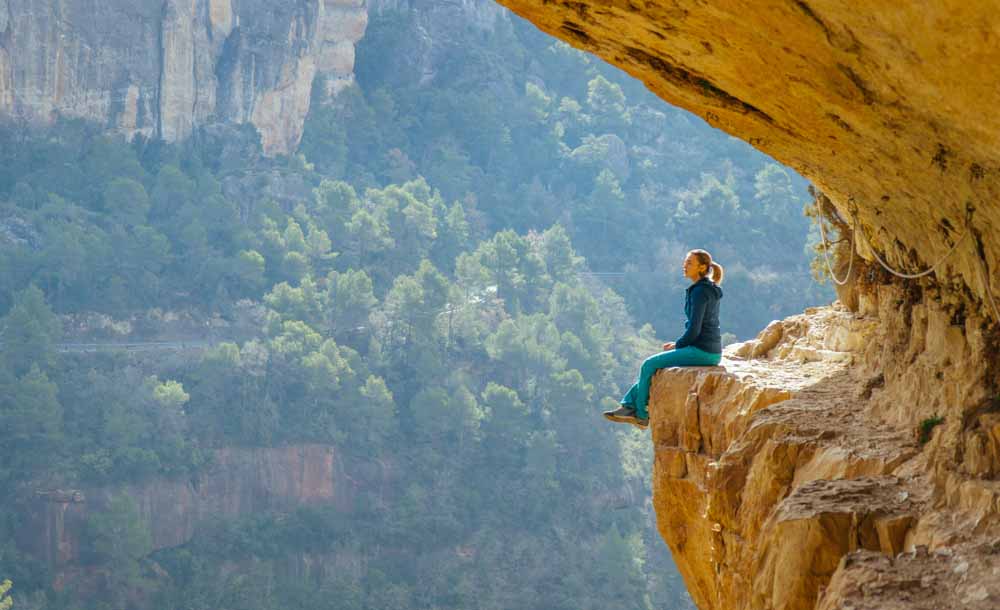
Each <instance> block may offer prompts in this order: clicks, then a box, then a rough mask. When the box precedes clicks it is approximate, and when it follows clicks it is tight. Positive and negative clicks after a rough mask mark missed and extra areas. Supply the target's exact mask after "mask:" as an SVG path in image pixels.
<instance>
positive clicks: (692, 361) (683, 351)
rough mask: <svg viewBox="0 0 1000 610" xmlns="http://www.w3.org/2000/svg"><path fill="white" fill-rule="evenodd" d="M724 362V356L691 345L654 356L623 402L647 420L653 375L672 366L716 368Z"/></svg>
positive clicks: (648, 360) (645, 365)
mask: <svg viewBox="0 0 1000 610" xmlns="http://www.w3.org/2000/svg"><path fill="white" fill-rule="evenodd" d="M721 361H722V354H713V353H711V352H706V351H704V350H700V349H698V348H697V347H694V346H692V345H689V346H687V347H682V348H680V349H672V350H670V351H666V352H660V353H659V354H654V355H652V356H650V357H649V358H646V360H645V361H643V363H642V368H640V369H639V379H638V380H637V381H636V382H635V383H634V384H632V387H631V388H629V390H628V392H626V393H625V396H624V397H623V398H622V400H621V404H623V405H625V406H626V407H634V408H635V414H636V416H637V417H640V418H642V419H646V418H648V417H649V412H648V411H646V404H647V403H648V402H649V382H650V381H652V379H653V374H654V373H656V371H658V370H660V369H665V368H668V367H671V366H715V365H717V364H719V362H721Z"/></svg>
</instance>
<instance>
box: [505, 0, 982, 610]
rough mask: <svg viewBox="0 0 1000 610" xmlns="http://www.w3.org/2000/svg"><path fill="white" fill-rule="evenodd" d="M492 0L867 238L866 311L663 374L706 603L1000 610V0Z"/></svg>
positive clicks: (660, 430) (860, 267)
mask: <svg viewBox="0 0 1000 610" xmlns="http://www.w3.org/2000/svg"><path fill="white" fill-rule="evenodd" d="M499 1H500V3H501V4H504V5H507V6H508V7H510V8H512V9H513V10H514V11H515V12H517V13H519V14H521V15H522V16H524V17H526V18H527V19H529V20H531V21H532V22H534V23H535V24H536V25H538V26H539V27H540V28H541V29H543V30H545V31H547V32H549V33H551V34H553V35H555V36H557V37H559V38H562V39H564V40H566V41H568V42H569V43H571V44H573V45H575V46H577V47H580V48H583V49H585V50H588V51H592V52H594V53H596V54H598V55H600V56H601V57H603V58H604V59H606V60H608V61H609V62H611V63H614V64H616V65H618V66H620V67H622V68H624V69H625V70H627V71H628V72H630V73H631V74H632V75H634V76H636V77H637V78H640V79H641V80H643V81H644V82H645V83H646V84H647V86H648V87H649V88H650V89H651V90H652V91H654V92H655V93H657V94H658V95H660V96H661V97H662V98H664V99H665V100H667V101H669V102H671V103H673V104H676V105H678V106H681V107H684V108H686V109H688V110H691V111H692V112H695V113H696V114H698V115H699V116H701V117H703V118H704V119H705V120H706V121H708V122H709V123H710V124H711V125H713V126H716V127H719V128H721V129H723V130H725V131H727V132H729V133H731V134H733V135H735V136H738V137H740V138H743V139H745V140H747V141H748V142H750V143H751V144H752V145H754V146H755V147H757V148H758V149H760V150H762V151H764V152H766V153H769V154H771V155H773V156H774V157H775V158H777V159H778V160H780V161H782V162H784V163H786V164H788V165H790V166H792V167H794V168H795V169H797V170H798V171H799V172H800V173H802V174H803V175H804V176H805V177H807V178H809V179H810V180H812V181H813V183H814V184H816V185H817V186H818V187H819V188H820V189H821V191H822V192H823V193H825V194H826V195H827V196H828V197H829V199H828V200H827V199H824V198H822V197H821V198H820V200H821V201H829V203H830V208H831V209H828V210H826V214H827V216H829V217H831V218H832V219H833V220H834V221H835V223H836V224H837V225H838V227H839V228H841V229H842V231H841V232H842V234H843V235H844V236H845V237H847V238H848V240H849V241H846V242H845V244H846V246H847V247H845V248H842V250H841V251H840V252H839V253H838V257H837V259H838V262H841V263H843V262H846V261H848V260H850V259H852V258H854V259H855V264H854V270H853V271H852V272H851V277H850V278H849V279H850V281H849V283H848V286H847V288H845V289H844V290H842V291H841V296H842V298H843V300H844V302H845V303H848V304H849V305H850V309H848V308H845V307H843V306H841V305H839V304H837V306H836V308H823V309H816V310H810V311H807V312H806V313H805V314H803V315H801V316H796V317H793V318H790V319H787V320H784V321H782V322H776V323H774V324H773V325H771V326H770V327H768V328H767V329H765V331H764V332H762V333H761V335H760V336H759V337H758V338H757V339H756V340H754V341H751V342H748V343H746V344H743V345H741V346H738V347H736V348H734V349H732V350H730V351H729V352H728V358H727V359H726V360H724V361H723V364H724V368H720V369H712V370H706V369H686V370H685V369H674V370H670V371H667V372H664V373H661V374H659V375H658V376H657V378H656V380H655V382H654V386H653V392H652V397H651V413H652V415H651V417H652V429H653V432H652V436H653V442H654V445H655V452H656V459H655V466H654V504H655V506H656V511H657V518H658V522H659V527H660V532H661V534H662V535H663V537H664V539H665V540H666V541H667V542H668V544H669V545H670V547H671V550H672V551H673V553H674V557H675V559H676V561H677V564H678V566H679V568H680V570H681V572H682V574H683V575H684V577H685V580H686V582H687V584H688V587H689V589H690V591H691V595H692V597H693V598H694V599H695V601H696V602H697V604H698V605H699V607H700V608H702V610H708V609H723V608H725V609H727V610H728V609H740V608H814V607H818V608H823V609H833V608H879V609H885V608H957V607H963V608H984V609H985V608H997V607H1000V587H998V585H997V582H1000V581H998V580H997V576H998V575H1000V482H998V481H1000V398H998V397H997V396H998V392H1000V366H998V353H1000V330H998V323H1000V312H998V311H997V305H998V304H997V303H995V302H994V297H996V296H998V294H1000V273H998V271H997V270H998V268H1000V203H998V198H997V196H998V194H1000V165H998V163H997V160H996V154H995V153H996V151H997V150H998V144H1000V119H998V118H997V115H996V113H994V112H992V109H993V108H994V107H995V106H997V104H998V102H1000V89H997V88H996V86H995V84H996V76H995V68H994V66H995V65H996V63H997V60H998V59H1000V28H998V25H997V24H998V22H997V20H996V18H995V14H996V10H995V9H996V7H995V5H994V4H993V3H988V2H958V1H955V0H938V1H937V2H932V3H929V4H928V3H922V4H912V3H911V4H900V3H881V4H866V5H864V6H863V7H862V6H859V5H858V4H857V3H852V2H846V1H843V0H806V1H802V0H776V1H774V2H767V3H761V2H750V1H747V0H723V1H720V2H711V3H705V2H696V1H694V0H678V1H669V2H668V1H666V0H652V1H649V2H623V1H611V2H592V1H589V0H581V1H572V2H571V1H568V0H552V1H545V2H538V1H533V0H499ZM852 235H853V238H852ZM876 255H878V256H880V257H881V258H882V259H884V260H885V262H886V263H887V264H889V265H890V266H894V267H895V268H896V269H897V271H902V272H904V273H913V272H915V271H919V270H923V269H926V268H928V267H929V266H931V265H933V264H935V263H938V264H937V266H936V267H935V270H934V272H933V273H932V274H930V275H929V276H926V277H924V278H922V279H920V280H905V281H900V280H899V279H898V278H895V277H893V276H891V275H890V274H889V273H887V272H885V271H883V270H882V268H881V267H880V266H879V265H877V264H875V258H876ZM855 257H857V258H855ZM939 261H943V262H940V263H939ZM840 271H841V273H843V272H844V269H843V268H842V267H841V269H840ZM751 360H752V361H751ZM938 418H942V420H941V421H942V423H941V425H939V426H937V427H934V425H933V424H934V423H935V422H937V421H939V420H938ZM921 430H922V431H923V434H924V435H925V436H927V437H929V439H928V438H920V435H921V432H920V431H921ZM924 441H926V442H924Z"/></svg>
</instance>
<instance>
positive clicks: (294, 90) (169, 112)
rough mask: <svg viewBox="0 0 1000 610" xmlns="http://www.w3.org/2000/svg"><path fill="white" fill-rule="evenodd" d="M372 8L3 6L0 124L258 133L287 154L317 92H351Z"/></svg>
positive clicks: (164, 133) (247, 0)
mask: <svg viewBox="0 0 1000 610" xmlns="http://www.w3.org/2000/svg"><path fill="white" fill-rule="evenodd" d="M367 20H368V13H367V9H366V6H365V0H308V1H303V2H295V3H287V2H278V3H273V2H264V1H263V0H139V1H132V0H111V1H98V0H0V116H3V117H7V118H11V119H14V120H18V121H27V122H30V123H35V124H38V123H41V124H47V123H50V122H51V121H53V120H55V119H56V118H57V117H68V118H82V119H86V120H88V121H95V122H97V123H99V124H102V125H106V126H107V127H108V128H109V129H111V130H114V131H119V132H121V133H124V134H126V135H127V136H130V137H131V136H133V135H135V134H143V135H145V136H157V137H162V138H163V139H165V140H168V141H176V140H181V139H184V138H186V137H187V136H188V135H190V133H191V132H192V130H193V129H194V128H195V127H197V126H200V125H206V124H210V123H252V124H253V125H254V126H255V127H256V128H257V129H258V131H259V132H260V134H261V141H262V144H263V147H264V150H265V152H267V153H268V154H285V153H289V152H292V151H293V150H294V149H295V147H296V146H298V142H299V140H300V138H301V135H302V125H303V122H304V120H305V116H306V114H307V113H308V111H309V105H310V101H311V97H310V94H311V91H312V86H313V81H314V79H315V78H316V77H321V78H322V82H323V84H324V87H325V90H324V95H325V96H326V97H330V96H332V95H335V94H336V92H337V91H338V90H339V89H342V88H343V87H344V86H346V85H347V84H349V83H350V82H352V81H353V70H354V45H355V43H356V42H358V41H359V40H360V39H361V37H362V36H363V35H364V32H365V27H366V25H367Z"/></svg>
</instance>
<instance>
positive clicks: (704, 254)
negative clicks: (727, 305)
mask: <svg viewBox="0 0 1000 610" xmlns="http://www.w3.org/2000/svg"><path fill="white" fill-rule="evenodd" d="M689 254H694V255H695V257H697V258H698V263H699V264H701V265H706V266H707V267H708V269H707V270H706V271H705V275H703V276H702V277H705V276H707V275H709V274H711V277H710V278H709V279H710V280H712V282H714V283H715V285H716V286H718V285H720V284H722V278H723V277H725V275H726V270H725V269H723V268H722V265H720V264H719V263H716V262H714V261H713V260H712V255H711V254H709V253H708V251H707V250H702V249H701V248H698V249H695V250H691V252H689Z"/></svg>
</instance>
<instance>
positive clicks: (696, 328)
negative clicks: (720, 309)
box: [674, 286, 708, 349]
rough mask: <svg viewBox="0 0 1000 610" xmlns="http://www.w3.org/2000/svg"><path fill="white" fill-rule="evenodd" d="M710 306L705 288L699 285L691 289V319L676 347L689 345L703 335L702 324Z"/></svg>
mask: <svg viewBox="0 0 1000 610" xmlns="http://www.w3.org/2000/svg"><path fill="white" fill-rule="evenodd" d="M707 306H708V295H707V294H705V290H704V289H703V288H702V287H700V286H698V287H696V288H694V289H693V290H692V291H691V319H690V320H688V324H687V328H685V329H684V334H683V335H681V337H680V338H679V339H677V342H676V343H675V344H674V349H680V348H682V347H687V346H688V345H691V344H692V343H694V342H695V341H697V340H698V336H699V335H701V324H702V322H704V320H705V308H706V307H707Z"/></svg>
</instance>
